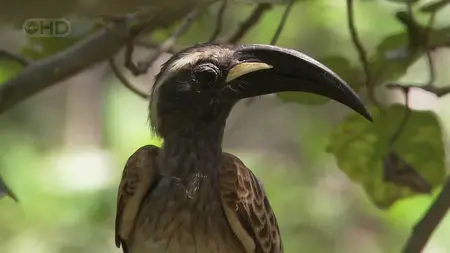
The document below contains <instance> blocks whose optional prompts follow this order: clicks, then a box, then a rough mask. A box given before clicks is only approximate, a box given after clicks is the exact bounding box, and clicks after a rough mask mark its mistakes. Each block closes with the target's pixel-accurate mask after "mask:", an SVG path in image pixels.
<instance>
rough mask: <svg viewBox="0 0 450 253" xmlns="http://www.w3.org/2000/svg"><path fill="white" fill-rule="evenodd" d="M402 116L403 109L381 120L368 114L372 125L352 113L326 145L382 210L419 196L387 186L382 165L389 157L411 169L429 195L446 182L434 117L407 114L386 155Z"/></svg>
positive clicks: (426, 113) (389, 182) (397, 186)
mask: <svg viewBox="0 0 450 253" xmlns="http://www.w3.org/2000/svg"><path fill="white" fill-rule="evenodd" d="M405 110H406V108H405V107H404V106H401V105H393V106H391V107H389V108H387V109H386V111H385V114H381V113H380V112H379V111H378V110H375V109H373V108H372V109H371V111H372V113H373V117H374V121H375V123H371V122H368V121H367V120H365V119H364V118H363V117H361V116H360V115H358V114H356V113H352V114H350V115H349V116H348V117H347V118H346V119H345V120H344V122H342V123H341V124H340V125H339V126H338V127H336V129H335V130H334V131H333V133H332V134H331V136H330V138H329V143H328V145H327V152H329V153H332V154H333V155H334V156H335V158H336V162H337V164H338V166H339V168H340V169H341V170H342V171H344V172H345V173H346V174H347V176H348V177H349V178H350V179H351V180H353V181H355V182H357V183H359V184H361V185H362V187H363V188H364V190H365V191H366V193H367V194H368V196H369V197H370V199H371V200H372V201H373V202H374V203H375V204H376V205H377V206H378V207H380V208H388V207H390V206H391V205H392V204H393V203H395V201H397V200H399V199H401V198H406V197H409V196H413V195H415V194H417V193H416V192H417V191H414V190H413V189H412V188H411V187H407V186H406V185H402V184H398V183H394V182H392V180H386V178H385V174H384V171H383V162H385V158H386V156H387V155H390V154H392V152H395V154H396V155H398V156H399V157H401V159H402V160H404V161H403V163H406V164H409V165H410V166H411V167H412V168H414V169H415V170H416V172H417V174H418V175H420V176H421V177H422V178H423V180H424V181H425V182H427V183H428V184H429V186H430V188H431V189H434V188H436V187H437V186H439V185H441V184H442V183H443V181H444V177H445V163H444V161H445V150H444V144H443V140H442V138H443V136H442V130H441V127H440V125H439V122H438V119H437V118H436V115H435V114H434V113H432V112H429V111H414V110H413V111H411V114H410V117H409V120H408V122H407V124H406V126H405V128H404V129H403V131H402V132H401V134H400V136H399V138H398V139H397V141H396V142H395V143H394V146H393V150H391V149H390V146H389V139H390V138H391V136H392V134H393V133H394V132H395V131H396V130H397V129H398V126H399V123H400V121H401V120H402V119H403V117H404V115H405Z"/></svg>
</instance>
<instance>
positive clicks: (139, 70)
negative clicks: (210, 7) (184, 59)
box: [125, 9, 201, 75]
mask: <svg viewBox="0 0 450 253" xmlns="http://www.w3.org/2000/svg"><path fill="white" fill-rule="evenodd" d="M200 13H201V12H200V9H194V10H193V11H191V12H189V14H188V15H186V17H185V18H184V20H183V22H182V23H181V25H180V26H179V27H178V28H177V29H175V31H174V32H173V33H172V34H171V36H170V37H169V38H168V39H167V40H166V41H165V42H164V43H162V44H161V45H160V46H159V47H158V49H157V50H156V52H155V53H154V54H152V55H150V56H149V57H148V58H147V59H145V60H143V61H140V62H138V64H137V65H135V67H136V68H135V69H134V70H131V72H132V73H133V74H134V75H141V74H145V73H147V70H148V69H149V68H150V67H151V65H152V64H153V63H154V62H155V61H156V60H158V58H159V57H160V56H161V55H162V54H163V53H164V52H167V51H169V50H171V49H172V48H173V47H174V46H175V44H176V42H177V40H178V38H180V37H181V36H182V35H183V34H185V33H186V32H187V30H188V29H189V27H191V25H192V24H193V23H194V21H195V20H196V19H197V17H198V16H199V15H200ZM133 47H134V45H132V46H130V48H129V49H128V50H127V51H126V56H125V57H126V58H125V59H126V60H125V62H132V60H131V57H132V53H133V50H132V49H131V48H133Z"/></svg>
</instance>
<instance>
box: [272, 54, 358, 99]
mask: <svg viewBox="0 0 450 253" xmlns="http://www.w3.org/2000/svg"><path fill="white" fill-rule="evenodd" d="M318 61H319V62H321V63H323V64H324V65H325V66H327V67H328V68H330V69H331V70H333V71H334V72H335V73H336V74H338V75H339V76H340V77H341V78H342V79H344V80H345V81H346V82H347V83H348V84H349V85H350V86H351V87H352V88H353V89H355V90H359V87H361V82H362V80H363V76H362V73H361V71H360V70H359V69H358V68H357V67H355V66H351V64H350V61H349V60H347V59H346V58H344V57H342V56H327V57H324V58H321V59H318ZM277 95H278V97H279V98H280V99H281V100H283V101H286V102H295V103H299V104H306V105H320V104H325V103H326V102H328V101H330V99H329V98H326V97H323V96H319V95H315V94H311V93H302V92H282V93H279V94H277Z"/></svg>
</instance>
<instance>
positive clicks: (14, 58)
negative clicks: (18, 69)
mask: <svg viewBox="0 0 450 253" xmlns="http://www.w3.org/2000/svg"><path fill="white" fill-rule="evenodd" d="M1 58H4V59H8V60H11V61H15V62H18V63H19V64H20V65H22V66H23V67H25V66H28V64H30V60H28V59H26V58H25V57H22V56H20V55H17V54H13V53H11V52H8V51H6V50H3V49H0V59H1Z"/></svg>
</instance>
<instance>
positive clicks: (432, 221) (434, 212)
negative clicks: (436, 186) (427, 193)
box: [402, 177, 450, 253]
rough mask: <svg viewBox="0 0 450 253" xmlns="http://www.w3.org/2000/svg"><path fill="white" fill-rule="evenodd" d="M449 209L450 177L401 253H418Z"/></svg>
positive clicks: (415, 227)
mask: <svg viewBox="0 0 450 253" xmlns="http://www.w3.org/2000/svg"><path fill="white" fill-rule="evenodd" d="M449 209H450V177H447V180H446V181H445V183H444V187H443V188H442V191H441V193H440V194H439V196H438V197H437V198H436V200H435V201H434V203H433V204H432V205H431V207H430V208H429V209H428V211H427V212H426V214H425V215H424V216H423V218H422V219H421V220H420V221H419V222H418V223H417V224H416V225H415V226H414V229H413V231H412V233H411V236H410V237H409V239H408V241H407V243H406V245H405V247H404V248H403V251H402V253H420V252H422V250H423V249H424V248H425V245H426V244H427V242H428V240H429V239H430V237H431V235H432V234H433V232H434V231H435V230H436V228H437V227H438V225H439V224H440V223H441V221H442V219H443V218H444V217H445V214H446V213H447V212H448V210H449Z"/></svg>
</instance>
